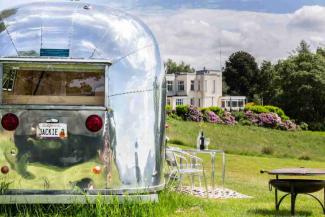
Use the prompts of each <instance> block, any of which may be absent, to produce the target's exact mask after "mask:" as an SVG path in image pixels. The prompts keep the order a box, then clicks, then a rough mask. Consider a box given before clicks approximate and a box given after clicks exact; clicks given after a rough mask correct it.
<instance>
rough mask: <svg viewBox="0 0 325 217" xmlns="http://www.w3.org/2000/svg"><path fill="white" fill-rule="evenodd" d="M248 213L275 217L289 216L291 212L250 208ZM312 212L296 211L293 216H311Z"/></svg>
mask: <svg viewBox="0 0 325 217" xmlns="http://www.w3.org/2000/svg"><path fill="white" fill-rule="evenodd" d="M247 213H248V214H250V215H252V214H258V215H264V216H277V217H290V216H291V212H290V210H279V211H276V210H274V209H250V210H248V211H247ZM311 215H312V213H311V212H309V211H296V213H295V216H296V217H303V216H304V217H305V216H311Z"/></svg>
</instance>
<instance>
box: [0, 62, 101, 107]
mask: <svg viewBox="0 0 325 217" xmlns="http://www.w3.org/2000/svg"><path fill="white" fill-rule="evenodd" d="M2 95H3V99H2V103H3V104H27V105H28V104H30V105H33V104H34V105H91V106H103V105H104V97H105V67H104V66H89V65H69V64H62V65H48V64H38V65H26V64H21V65H19V64H16V65H4V74H3V94H2Z"/></svg>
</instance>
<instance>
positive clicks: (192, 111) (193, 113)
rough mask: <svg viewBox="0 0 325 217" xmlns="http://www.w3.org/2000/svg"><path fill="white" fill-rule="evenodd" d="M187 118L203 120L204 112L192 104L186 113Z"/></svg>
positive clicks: (189, 119) (196, 120) (197, 120)
mask: <svg viewBox="0 0 325 217" xmlns="http://www.w3.org/2000/svg"><path fill="white" fill-rule="evenodd" d="M186 120H188V121H195V122H200V121H202V120H203V114H202V112H200V111H199V110H198V109H197V108H196V107H194V106H190V107H189V108H188V113H187V114H186Z"/></svg>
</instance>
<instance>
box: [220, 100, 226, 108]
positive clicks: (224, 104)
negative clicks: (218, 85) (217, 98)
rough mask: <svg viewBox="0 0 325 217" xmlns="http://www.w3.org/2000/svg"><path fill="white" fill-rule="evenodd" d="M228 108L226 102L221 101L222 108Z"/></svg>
mask: <svg viewBox="0 0 325 217" xmlns="http://www.w3.org/2000/svg"><path fill="white" fill-rule="evenodd" d="M225 107H226V102H225V101H224V100H222V101H221V108H225Z"/></svg>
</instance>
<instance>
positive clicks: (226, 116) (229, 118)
mask: <svg viewBox="0 0 325 217" xmlns="http://www.w3.org/2000/svg"><path fill="white" fill-rule="evenodd" d="M222 120H223V123H224V124H226V125H234V124H236V123H237V122H236V119H235V117H234V116H233V115H232V114H231V113H230V112H227V111H225V112H224V113H223V117H222Z"/></svg>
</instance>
